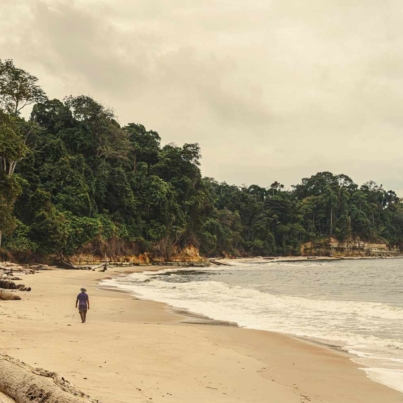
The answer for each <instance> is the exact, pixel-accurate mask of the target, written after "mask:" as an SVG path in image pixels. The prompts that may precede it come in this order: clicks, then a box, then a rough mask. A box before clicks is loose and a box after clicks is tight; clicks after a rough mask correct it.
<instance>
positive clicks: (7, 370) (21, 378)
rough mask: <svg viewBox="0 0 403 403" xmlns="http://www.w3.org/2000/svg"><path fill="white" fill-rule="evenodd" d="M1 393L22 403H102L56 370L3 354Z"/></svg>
mask: <svg viewBox="0 0 403 403" xmlns="http://www.w3.org/2000/svg"><path fill="white" fill-rule="evenodd" d="M0 392H2V393H4V394H5V395H6V396H8V397H10V398H11V399H14V400H15V401H16V402H19V403H44V402H46V403H80V402H82V403H84V402H91V403H101V402H100V401H99V400H95V399H91V398H90V397H89V396H88V395H86V394H84V393H83V392H81V391H79V390H78V389H76V388H75V387H74V386H73V385H72V384H71V383H70V382H69V381H68V380H67V379H65V378H64V377H63V376H62V375H60V374H57V373H55V372H49V371H46V370H44V369H41V368H33V367H31V366H30V365H28V364H25V363H23V362H22V361H19V360H17V359H15V358H13V357H10V356H7V355H0Z"/></svg>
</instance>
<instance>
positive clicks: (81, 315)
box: [79, 310, 85, 323]
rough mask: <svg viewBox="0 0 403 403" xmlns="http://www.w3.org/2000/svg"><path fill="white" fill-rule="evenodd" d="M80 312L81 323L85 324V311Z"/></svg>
mask: <svg viewBox="0 0 403 403" xmlns="http://www.w3.org/2000/svg"><path fill="white" fill-rule="evenodd" d="M79 312H80V317H81V322H82V323H84V322H85V318H84V311H81V310H80V311H79Z"/></svg>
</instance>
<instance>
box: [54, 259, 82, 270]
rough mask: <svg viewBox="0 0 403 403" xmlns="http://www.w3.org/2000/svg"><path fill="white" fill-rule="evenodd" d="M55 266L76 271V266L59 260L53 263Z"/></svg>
mask: <svg viewBox="0 0 403 403" xmlns="http://www.w3.org/2000/svg"><path fill="white" fill-rule="evenodd" d="M55 266H56V267H59V268H60V269H67V270H78V268H77V267H76V266H74V265H73V264H71V263H69V262H65V261H64V260H59V261H58V262H55Z"/></svg>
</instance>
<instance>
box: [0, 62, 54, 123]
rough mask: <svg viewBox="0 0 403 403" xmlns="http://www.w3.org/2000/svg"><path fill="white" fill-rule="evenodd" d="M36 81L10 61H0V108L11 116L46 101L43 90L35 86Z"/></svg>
mask: <svg viewBox="0 0 403 403" xmlns="http://www.w3.org/2000/svg"><path fill="white" fill-rule="evenodd" d="M37 81H38V79H37V78H36V77H35V76H32V75H31V74H29V73H27V72H26V71H25V70H22V69H19V68H18V67H15V66H14V62H13V61H12V60H10V59H8V60H5V61H4V62H3V61H1V60H0V106H1V108H2V109H3V110H4V111H5V112H7V113H9V114H13V115H17V114H18V113H19V112H20V111H21V110H22V109H23V108H24V107H26V106H28V105H32V104H34V103H38V102H44V101H45V100H46V94H45V92H44V91H43V89H42V88H41V87H40V86H39V85H37Z"/></svg>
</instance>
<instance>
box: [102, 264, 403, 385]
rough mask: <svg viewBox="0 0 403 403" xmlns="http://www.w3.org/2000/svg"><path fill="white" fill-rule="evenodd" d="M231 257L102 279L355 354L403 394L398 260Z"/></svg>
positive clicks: (402, 284)
mask: <svg viewBox="0 0 403 403" xmlns="http://www.w3.org/2000/svg"><path fill="white" fill-rule="evenodd" d="M233 262H234V263H232V265H231V266H230V267H224V268H222V267H219V268H217V267H212V268H203V269H200V270H199V269H198V270H195V269H189V270H186V269H185V270H182V269H181V270H163V271H161V272H144V273H135V274H131V275H129V276H124V277H118V278H115V279H111V280H105V281H103V283H102V284H104V285H109V286H115V287H118V288H120V289H123V290H126V291H130V292H132V293H134V294H135V295H136V296H138V297H139V298H142V299H149V300H154V301H160V302H165V303H167V304H170V305H172V306H174V307H177V308H181V309H186V310H189V311H191V312H194V313H198V314H202V315H205V316H208V317H210V318H212V319H217V320H223V321H230V322H235V323H237V324H238V325H239V326H241V327H245V328H250V329H260V330H268V331H272V332H278V333H283V334H288V335H292V336H297V337H300V338H304V339H308V340H311V341H315V342H320V343H324V344H327V345H330V346H333V347H335V348H339V349H341V350H344V351H347V352H349V353H351V354H353V357H354V358H353V361H355V362H357V363H358V364H360V365H362V369H363V370H364V371H365V372H366V373H367V375H368V376H369V377H370V378H371V379H372V380H374V381H376V382H380V383H383V384H385V385H387V386H389V387H391V388H393V389H396V390H399V391H401V392H403V260H401V259H368V260H340V261H328V262H316V261H299V262H273V261H263V260H256V261H248V262H246V263H245V262H237V261H236V260H235V261H233Z"/></svg>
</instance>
